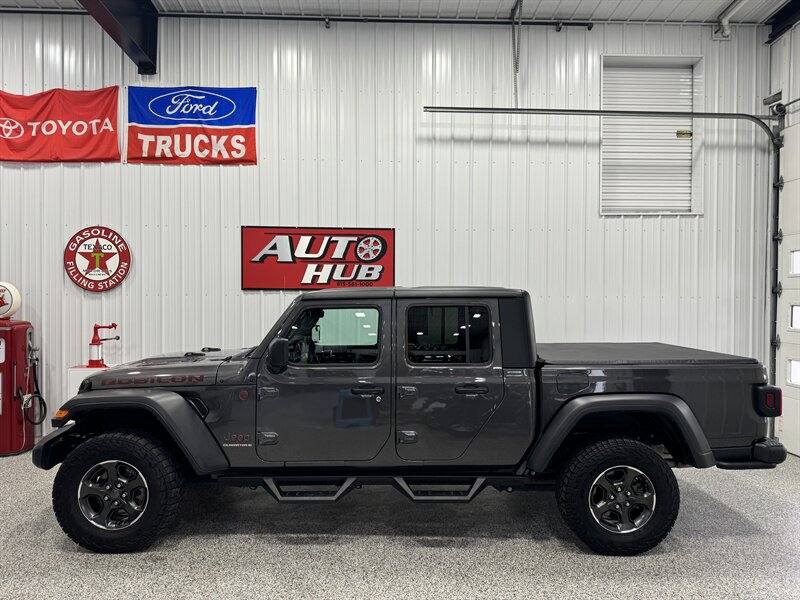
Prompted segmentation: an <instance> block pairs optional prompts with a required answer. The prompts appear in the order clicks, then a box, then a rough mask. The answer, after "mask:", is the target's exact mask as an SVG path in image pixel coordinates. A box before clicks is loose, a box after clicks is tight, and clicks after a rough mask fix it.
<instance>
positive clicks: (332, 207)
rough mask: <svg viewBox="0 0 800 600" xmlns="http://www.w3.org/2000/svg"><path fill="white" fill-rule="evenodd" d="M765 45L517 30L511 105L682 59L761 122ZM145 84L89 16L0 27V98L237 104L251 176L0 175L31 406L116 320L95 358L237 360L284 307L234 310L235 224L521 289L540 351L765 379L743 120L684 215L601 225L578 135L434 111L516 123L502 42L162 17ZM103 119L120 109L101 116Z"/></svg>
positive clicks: (764, 173)
mask: <svg viewBox="0 0 800 600" xmlns="http://www.w3.org/2000/svg"><path fill="white" fill-rule="evenodd" d="M765 33H766V32H765V30H764V29H757V28H754V27H741V28H736V29H735V31H734V36H733V40H732V41H731V42H726V43H717V42H712V41H711V28H710V27H709V26H702V27H700V26H681V25H665V26H656V25H598V26H596V27H594V28H593V29H592V30H591V31H587V30H585V29H579V28H566V29H564V30H562V31H561V32H556V31H555V29H550V28H543V27H532V28H525V29H523V38H522V60H521V71H520V75H519V80H520V104H521V105H523V106H535V107H572V108H597V107H599V106H600V65H601V56H602V55H603V54H604V53H608V54H621V53H631V54H640V53H644V54H652V55H661V54H664V55H675V54H686V55H693V56H704V57H705V65H706V78H707V81H706V86H705V106H704V108H705V109H706V110H710V111H714V110H720V111H743V112H758V111H759V110H761V106H760V98H761V97H762V96H763V95H764V90H766V89H767V87H768V82H767V78H768V75H769V69H768V51H769V50H768V48H767V47H766V46H764V45H763V43H762V41H763V39H764V37H765ZM160 36H161V44H160V48H159V63H160V64H159V75H157V76H151V77H140V76H138V75H137V74H136V68H135V66H134V65H133V64H131V63H130V61H129V60H128V59H127V58H126V57H125V56H124V55H123V54H122V52H121V51H120V50H119V49H118V48H117V47H116V45H115V44H114V43H113V42H112V41H110V40H109V39H108V37H107V36H105V35H104V34H103V33H102V31H101V30H100V29H99V28H98V27H97V25H95V24H94V22H93V21H92V20H91V19H89V18H88V17H80V16H66V17H62V16H41V15H25V16H20V15H2V16H0V52H1V53H0V82H1V83H2V89H4V90H7V91H10V92H16V93H23V92H24V93H33V92H38V91H40V90H42V89H45V88H49V87H55V86H60V85H65V86H68V87H71V88H86V89H89V88H96V87H100V86H103V85H117V84H118V85H129V84H144V85H188V84H194V85H228V86H235V85H242V86H249V85H256V86H257V87H258V99H259V100H258V102H259V104H258V148H259V165H258V166H257V167H226V168H223V167H197V166H185V167H175V166H170V167H167V166H165V167H159V166H154V165H113V164H110V165H90V164H83V165H81V164H29V165H23V164H14V163H4V164H2V165H0V279H2V280H9V281H12V282H14V283H15V284H17V285H18V287H19V288H20V289H21V290H22V292H23V293H24V294H25V302H26V304H25V306H24V308H23V310H22V313H21V315H20V316H21V317H22V318H26V319H29V320H31V321H32V322H33V323H34V324H35V325H36V328H37V335H38V337H39V339H40V341H41V346H42V354H43V356H42V358H43V366H44V373H43V385H44V388H45V393H46V395H47V396H48V398H49V400H50V404H51V408H57V407H58V405H59V404H60V403H61V402H63V401H64V400H65V399H66V398H67V394H68V392H67V390H66V371H65V368H66V366H68V365H71V364H79V363H82V362H85V361H86V359H87V356H86V354H87V348H86V346H87V344H88V342H89V337H90V332H91V325H92V324H93V323H95V322H98V323H105V322H110V321H116V322H118V323H120V330H119V333H120V335H121V336H122V340H121V342H119V343H116V344H115V343H111V344H109V345H108V347H107V350H106V354H107V360H108V361H109V362H111V363H118V362H122V361H128V360H133V359H136V358H140V357H142V356H146V355H152V354H156V353H161V352H167V351H179V350H187V349H197V348H200V347H201V346H203V345H219V346H223V347H232V346H242V345H252V344H255V343H257V342H258V341H260V339H261V337H262V335H263V334H264V333H265V332H266V331H267V329H268V328H269V326H270V324H271V323H272V322H273V320H274V319H275V318H276V317H277V316H278V315H279V314H280V313H281V311H282V310H283V309H284V307H285V306H286V305H287V304H288V302H289V301H290V299H291V298H292V297H293V294H291V293H281V292H246V293H245V292H242V291H240V281H239V277H240V275H239V271H240V258H239V227H240V225H243V224H245V225H311V226H314V225H317V226H331V225H333V226H362V227H366V226H380V227H395V228H396V229H397V283H398V285H406V286H409V285H427V284H438V285H458V284H473V285H505V286H518V287H522V288H526V289H529V290H530V292H531V295H532V298H533V304H534V309H535V311H536V325H537V333H538V336H539V338H540V339H541V340H543V341H557V340H565V341H579V340H609V341H618V340H661V341H664V342H671V343H678V344H686V345H690V346H697V347H702V348H709V349H714V350H720V351H726V352H735V353H740V354H747V355H752V356H756V357H758V358H759V359H762V360H763V359H764V358H765V357H766V356H767V354H766V330H765V310H766V309H767V307H768V304H767V299H766V297H765V286H766V254H765V252H766V249H767V241H766V240H767V220H766V216H767V212H766V198H767V194H768V185H769V180H768V150H767V144H766V141H765V139H764V137H763V135H762V134H761V133H759V132H758V131H756V129H755V128H754V127H753V126H752V125H751V124H747V123H742V124H736V123H724V124H723V123H708V124H707V127H706V137H705V140H706V141H705V143H706V154H705V156H706V159H705V160H706V162H707V165H706V167H707V173H706V176H705V177H704V186H705V189H704V197H705V198H706V199H707V201H706V203H705V204H706V205H705V210H704V214H703V215H691V216H680V217H676V216H637V217H611V218H601V217H600V216H599V202H600V144H599V139H600V122H599V119H598V118H595V117H592V118H580V117H555V116H554V117H546V116H536V117H521V116H514V117H510V116H502V115H495V116H486V115H481V116H469V115H456V116H450V115H434V114H427V113H423V112H422V106H423V105H424V104H467V105H496V106H509V105H511V104H512V76H511V50H510V49H511V44H510V29H509V28H508V27H504V26H497V27H487V26H474V27H470V26H463V25H460V26H449V25H443V26H433V25H415V26H410V25H385V24H384V25H376V24H355V23H353V24H332V25H331V28H330V29H326V28H325V27H324V25H322V24H312V23H297V22H271V21H252V20H251V21H245V20H240V21H237V20H224V21H220V20H213V19H165V20H163V21H162V23H161V26H160ZM123 116H124V112H123V109H122V108H121V110H120V121H121V122H123V118H122V117H123ZM96 223H101V224H105V225H108V226H110V227H112V228H114V229H116V230H117V231H119V232H120V233H122V234H123V235H124V236H125V237H126V239H127V240H128V242H129V243H130V246H131V248H132V252H133V268H132V271H131V273H130V275H129V276H128V278H127V279H126V281H125V282H124V283H123V285H121V286H120V287H118V288H117V289H115V290H114V291H112V292H110V293H107V294H101V295H92V294H89V293H88V292H82V291H81V290H80V289H78V288H77V287H76V286H74V285H73V284H72V283H71V282H70V281H69V280H68V279H67V277H66V275H65V274H64V271H63V266H62V254H63V248H64V244H65V243H66V241H67V239H68V238H69V236H70V235H71V234H73V233H74V232H75V231H77V230H78V229H79V228H80V227H82V226H85V225H87V224H96Z"/></svg>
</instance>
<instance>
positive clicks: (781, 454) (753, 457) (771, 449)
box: [717, 438, 786, 470]
mask: <svg viewBox="0 0 800 600" xmlns="http://www.w3.org/2000/svg"><path fill="white" fill-rule="evenodd" d="M747 454H749V456H748V457H744V459H743V460H738V457H737V459H735V460H734V459H728V458H727V457H726V460H717V467H718V468H720V469H736V470H738V469H774V468H775V467H776V466H778V465H779V464H781V463H782V462H783V461H785V460H786V448H785V447H784V445H783V444H781V443H780V442H779V441H778V440H776V439H775V438H762V439H760V440H756V441H755V442H753V444H752V446H751V447H750V448H749V453H747Z"/></svg>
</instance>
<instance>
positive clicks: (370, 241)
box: [356, 235, 386, 262]
mask: <svg viewBox="0 0 800 600" xmlns="http://www.w3.org/2000/svg"><path fill="white" fill-rule="evenodd" d="M385 253H386V242H384V241H383V240H382V239H381V238H379V237H378V236H377V235H368V236H367V237H364V238H361V239H360V240H359V241H358V245H357V246H356V255H357V256H358V258H360V259H361V260H363V261H364V262H372V261H375V260H378V259H379V258H380V257H381V256H383V255H384V254H385Z"/></svg>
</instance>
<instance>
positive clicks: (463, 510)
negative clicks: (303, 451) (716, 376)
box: [0, 455, 800, 600]
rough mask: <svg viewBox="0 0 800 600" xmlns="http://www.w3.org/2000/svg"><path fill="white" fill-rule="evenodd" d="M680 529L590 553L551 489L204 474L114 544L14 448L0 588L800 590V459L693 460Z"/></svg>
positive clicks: (296, 592) (0, 478)
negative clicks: (290, 484) (109, 546)
mask: <svg viewBox="0 0 800 600" xmlns="http://www.w3.org/2000/svg"><path fill="white" fill-rule="evenodd" d="M677 474H678V479H679V481H680V485H681V492H682V506H681V514H680V516H679V517H678V522H677V524H676V526H675V529H673V531H672V534H671V535H670V536H669V537H668V538H667V540H666V541H665V542H664V543H662V544H661V546H659V547H658V548H656V549H655V550H653V551H651V552H650V553H648V554H646V555H644V556H639V557H634V558H609V557H602V556H595V555H593V554H590V553H589V552H588V551H587V550H586V549H585V548H584V547H582V546H580V545H579V544H578V542H577V541H576V540H575V538H574V537H573V536H572V534H571V533H570V531H569V530H568V529H567V528H566V527H565V526H564V525H563V524H562V522H561V519H560V518H559V516H558V512H557V509H556V506H555V502H554V500H553V497H552V494H550V493H547V492H536V493H513V494H501V493H499V492H496V491H494V490H487V491H485V492H484V493H483V494H481V495H480V496H479V497H478V498H477V499H476V500H474V501H473V502H472V503H470V504H467V505H430V504H428V505H425V504H422V505H417V504H413V503H411V502H410V501H409V500H407V499H405V498H404V497H402V496H401V495H400V494H398V493H397V492H395V491H394V490H393V489H391V488H364V489H363V490H355V491H353V492H352V493H351V494H350V495H349V496H347V497H345V498H344V499H343V500H341V501H340V502H339V503H338V504H334V505H279V504H277V503H276V502H275V501H273V500H272V499H271V498H270V497H269V496H268V495H267V494H266V492H263V491H250V490H240V489H231V488H222V487H210V486H201V487H196V486H195V487H192V488H190V489H189V490H188V493H187V495H186V500H185V501H184V505H183V510H184V515H183V517H182V519H181V520H180V522H179V523H178V526H177V528H176V529H175V531H174V532H173V533H172V534H171V535H169V536H167V537H165V538H163V539H162V540H161V541H160V542H159V543H157V544H156V545H155V546H154V547H153V548H151V549H150V550H149V551H147V552H144V553H141V554H136V555H116V556H103V555H95V554H91V553H89V552H87V551H84V550H82V549H81V548H79V547H78V546H76V545H75V544H73V543H72V542H71V541H69V539H67V538H66V536H64V535H63V534H62V532H61V530H60V529H59V527H58V524H57V523H56V521H55V518H54V517H53V513H52V510H51V507H50V486H51V483H52V479H53V476H54V475H55V470H53V471H49V472H47V471H40V470H38V469H36V468H34V467H33V466H32V465H31V463H30V455H26V456H21V457H14V458H0V597H2V598H15V599H17V598H115V599H127V598H169V599H170V600H172V599H177V598H195V597H203V598H221V597H225V598H227V599H231V598H253V597H260V598H278V597H306V598H310V597H313V598H338V597H343V598H350V597H358V598H433V597H438V598H476V597H486V598H548V597H551V598H556V597H559V598H635V599H637V600H638V599H649V598H765V599H778V598H781V599H783V598H800V459H798V458H793V457H790V458H789V460H788V461H787V462H786V463H785V464H783V465H782V466H781V467H779V468H778V469H776V470H773V471H741V472H732V471H719V470H717V469H709V470H705V471H698V470H688V469H686V470H680V471H678V472H677Z"/></svg>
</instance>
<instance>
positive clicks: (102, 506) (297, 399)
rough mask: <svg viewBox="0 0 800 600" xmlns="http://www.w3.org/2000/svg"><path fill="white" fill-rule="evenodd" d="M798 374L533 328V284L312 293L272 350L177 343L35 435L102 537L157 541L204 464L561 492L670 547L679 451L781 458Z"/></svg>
mask: <svg viewBox="0 0 800 600" xmlns="http://www.w3.org/2000/svg"><path fill="white" fill-rule="evenodd" d="M780 412H781V391H780V389H779V388H776V387H773V386H770V385H767V382H766V377H765V371H764V368H763V367H762V366H761V364H759V363H758V361H756V360H754V359H751V358H743V357H739V356H729V355H725V354H717V353H714V352H706V351H702V350H694V349H690V348H682V347H678V346H670V345H665V344H658V343H652V344H651V343H630V344H628V343H623V344H537V343H536V339H535V335H534V328H533V319H532V315H531V306H530V298H529V296H528V294H527V292H524V291H521V290H510V289H501V288H408V289H404V288H380V289H336V290H325V291H314V292H307V293H304V294H301V295H300V296H299V297H298V298H297V299H296V300H295V301H294V302H292V304H291V306H289V308H288V309H287V310H286V312H285V313H284V314H283V316H282V317H281V318H280V319H279V320H278V322H277V323H276V324H275V325H274V326H273V327H272V329H271V330H270V331H269V333H267V335H266V337H265V338H264V340H263V341H262V342H261V343H260V344H259V345H258V346H256V347H254V348H249V349H244V350H238V351H233V352H224V351H219V349H216V348H204V349H203V351H202V352H186V353H185V354H183V353H182V354H174V355H165V356H159V357H155V358H148V359H144V360H140V361H137V362H133V363H129V364H127V365H123V366H120V367H116V368H113V369H109V370H106V371H103V372H102V373H99V374H96V375H93V376H91V377H89V378H87V379H86V380H85V381H83V383H82V384H81V386H80V390H79V393H78V395H77V396H75V397H74V398H72V399H71V400H69V401H68V402H67V403H66V404H64V405H63V406H62V407H61V409H60V410H59V411H58V412H57V413H56V415H55V418H54V419H53V425H54V427H57V429H56V430H54V431H53V432H52V433H51V434H50V435H48V436H46V437H45V438H43V439H42V440H41V441H40V442H39V443H38V444H37V445H36V447H35V449H34V451H33V462H34V464H35V465H36V466H38V467H40V468H43V469H50V468H52V467H54V466H55V465H57V464H59V463H61V467H60V469H59V471H58V474H57V475H56V477H55V482H54V485H53V508H54V510H55V514H56V518H57V519H58V522H59V523H60V525H61V527H62V528H63V529H64V531H65V532H66V534H67V535H68V536H69V537H70V538H72V539H73V540H74V541H75V542H77V543H78V544H80V545H82V546H84V547H86V548H89V549H91V550H95V551H98V552H128V551H135V550H140V549H143V548H145V547H147V546H148V545H149V544H150V543H151V542H152V541H153V540H154V539H155V537H156V536H157V535H158V534H160V533H161V532H162V531H164V530H165V528H166V527H167V526H168V525H169V524H170V522H172V521H173V520H174V519H175V517H176V515H177V511H178V504H179V502H180V498H181V493H182V487H183V483H184V480H185V479H186V478H187V477H190V478H194V479H200V480H205V481H209V482H216V483H220V484H227V485H236V486H250V487H252V486H263V487H264V488H265V489H266V490H267V491H268V492H269V493H270V494H271V495H272V496H273V497H274V498H275V499H276V500H278V501H279V502H334V501H336V500H338V499H339V498H341V497H342V496H343V495H344V494H346V493H347V492H349V491H351V490H352V489H354V488H360V487H361V486H362V485H368V484H379V485H380V484H384V485H386V484H388V485H392V486H394V487H395V488H397V490H399V491H400V492H401V493H403V494H405V495H406V496H408V498H410V499H411V500H413V501H423V502H468V501H470V500H472V499H473V498H474V497H475V496H476V495H477V494H478V493H479V492H480V491H481V490H483V489H484V488H485V487H487V486H491V487H493V488H496V489H498V490H502V491H509V492H511V491H518V490H533V489H542V488H548V487H549V488H555V490H556V498H557V503H558V507H559V510H560V512H561V514H562V516H563V518H564V519H565V521H566V522H567V524H568V525H569V526H570V527H571V528H572V530H573V531H574V532H575V533H576V534H577V536H578V537H579V538H580V539H581V540H583V542H584V543H586V544H587V545H588V546H589V547H590V548H591V549H592V550H594V551H596V552H600V553H605V554H620V555H631V554H637V553H640V552H644V551H646V550H649V549H650V548H653V547H654V546H656V545H657V544H658V543H659V542H660V541H661V540H662V539H664V537H665V536H666V535H667V534H668V533H669V531H670V529H671V528H672V525H673V523H674V522H675V519H676V517H677V515H678V506H679V491H678V484H677V481H676V479H675V476H674V474H673V472H672V468H673V467H687V466H691V467H697V468H708V467H714V466H716V467H718V468H721V469H766V468H772V467H774V466H775V465H776V464H778V463H781V462H782V461H783V460H784V459H785V458H786V450H785V449H784V447H783V446H782V445H781V444H780V443H779V442H777V441H776V440H774V439H771V438H768V437H767V431H768V419H769V418H770V417H775V416H777V415H779V414H780Z"/></svg>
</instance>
